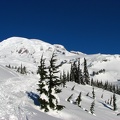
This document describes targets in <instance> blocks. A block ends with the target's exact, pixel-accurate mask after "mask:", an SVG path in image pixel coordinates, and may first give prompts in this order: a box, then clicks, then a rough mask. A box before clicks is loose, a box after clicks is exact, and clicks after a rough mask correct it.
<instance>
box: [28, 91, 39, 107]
mask: <svg viewBox="0 0 120 120" xmlns="http://www.w3.org/2000/svg"><path fill="white" fill-rule="evenodd" d="M26 93H27V95H28V97H29V98H30V99H32V100H33V101H34V104H35V105H37V106H40V103H39V101H38V99H39V96H38V95H37V94H36V93H33V92H26Z"/></svg>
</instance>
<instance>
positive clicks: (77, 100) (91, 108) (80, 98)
mask: <svg viewBox="0 0 120 120" xmlns="http://www.w3.org/2000/svg"><path fill="white" fill-rule="evenodd" d="M74 89H75V86H73V87H72V89H71V91H73V90H74ZM86 96H89V93H88V94H87V95H86ZM72 97H73V94H71V95H70V96H69V97H68V99H67V101H68V102H71V103H73V104H75V105H77V106H78V107H80V108H81V102H82V92H80V93H79V95H78V97H77V98H76V100H75V101H71V100H72ZM92 98H93V102H92V103H91V106H90V112H91V113H92V114H94V108H95V91H94V87H93V90H92ZM85 111H87V112H88V110H86V109H85Z"/></svg>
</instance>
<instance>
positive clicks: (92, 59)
mask: <svg viewBox="0 0 120 120" xmlns="http://www.w3.org/2000/svg"><path fill="white" fill-rule="evenodd" d="M53 51H54V52H56V54H57V57H58V62H59V63H65V64H64V65H63V68H64V69H66V70H67V69H68V68H69V66H70V63H71V62H73V61H75V60H76V58H80V59H81V68H82V66H83V58H86V59H87V64H88V70H89V73H90V74H91V77H93V78H94V79H95V80H100V81H101V80H102V81H107V80H108V81H110V82H117V80H119V79H120V55H105V54H92V55H87V54H84V53H81V52H75V51H71V52H69V51H67V50H66V49H65V48H64V46H62V45H59V44H54V45H52V44H49V43H46V42H44V41H41V40H37V39H27V38H21V37H11V38H8V39H6V40H4V41H2V42H0V62H1V64H3V65H6V64H7V65H8V64H10V65H12V66H18V65H20V64H23V65H25V66H26V67H27V68H28V69H29V70H31V71H33V72H36V69H37V66H38V64H39V60H40V56H41V55H42V54H43V55H44V56H45V57H46V58H47V60H49V59H50V56H51V54H52V53H53ZM66 66H67V67H66ZM33 67H34V69H33ZM101 69H104V70H105V72H103V73H98V74H95V75H94V76H92V73H93V71H94V72H96V73H97V72H99V71H100V70H101Z"/></svg>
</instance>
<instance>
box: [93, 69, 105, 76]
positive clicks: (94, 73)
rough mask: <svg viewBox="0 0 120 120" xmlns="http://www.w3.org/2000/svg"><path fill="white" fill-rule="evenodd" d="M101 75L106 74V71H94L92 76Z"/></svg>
mask: <svg viewBox="0 0 120 120" xmlns="http://www.w3.org/2000/svg"><path fill="white" fill-rule="evenodd" d="M99 73H105V69H101V70H99V71H97V72H95V71H93V73H92V74H91V76H95V75H98V74H99Z"/></svg>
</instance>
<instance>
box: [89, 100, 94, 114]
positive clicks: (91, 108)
mask: <svg viewBox="0 0 120 120" xmlns="http://www.w3.org/2000/svg"><path fill="white" fill-rule="evenodd" d="M94 107H95V100H94V101H93V102H92V103H91V107H90V112H91V113H92V114H93V113H94Z"/></svg>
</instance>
